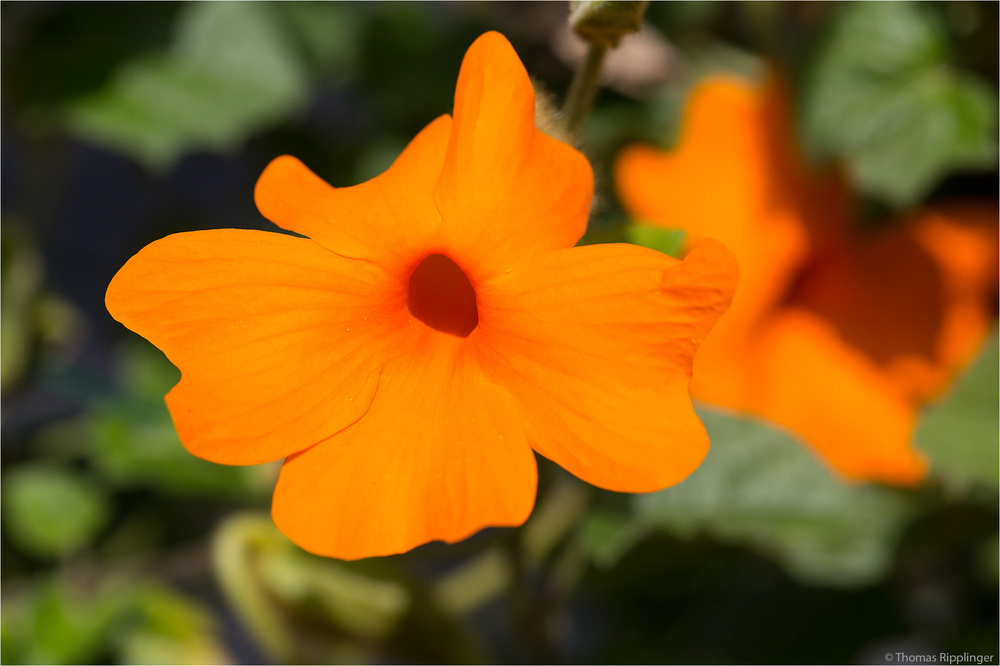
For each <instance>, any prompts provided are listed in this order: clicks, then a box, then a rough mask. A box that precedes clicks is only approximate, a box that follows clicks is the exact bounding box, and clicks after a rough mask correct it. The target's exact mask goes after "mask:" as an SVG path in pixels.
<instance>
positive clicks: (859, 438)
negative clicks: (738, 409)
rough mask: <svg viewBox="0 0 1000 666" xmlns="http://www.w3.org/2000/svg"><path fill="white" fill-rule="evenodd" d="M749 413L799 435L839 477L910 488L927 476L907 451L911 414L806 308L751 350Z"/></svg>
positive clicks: (787, 316)
mask: <svg viewBox="0 0 1000 666" xmlns="http://www.w3.org/2000/svg"><path fill="white" fill-rule="evenodd" d="M755 363H756V364H757V365H759V367H760V368H761V372H760V374H759V381H758V382H757V383H756V385H755V389H756V391H757V400H756V403H757V404H756V409H753V410H752V411H755V412H757V413H758V414H761V415H763V416H765V417H766V418H769V419H773V420H774V421H776V422H778V423H780V424H782V425H784V426H786V427H787V428H789V429H791V430H792V431H794V432H796V433H798V434H799V435H801V436H802V437H803V438H804V439H805V440H806V441H807V442H808V443H809V445H810V446H812V447H813V448H815V449H816V450H817V451H818V452H819V453H820V454H822V455H823V456H824V457H825V458H826V459H827V460H828V461H829V462H830V464H831V465H832V466H833V467H834V468H835V469H837V470H839V471H840V472H841V473H842V474H844V475H846V476H847V477H849V478H852V479H857V480H873V481H882V482H886V483H893V484H899V485H912V484H915V483H917V482H918V481H920V479H921V478H923V476H924V474H925V473H926V469H927V464H926V462H925V460H924V459H923V457H922V456H921V455H920V454H918V453H917V452H916V451H915V450H914V449H913V447H912V446H911V445H910V440H911V437H912V435H913V427H914V423H915V421H916V409H915V407H914V406H913V405H912V404H911V403H910V401H909V400H907V399H906V397H905V396H903V395H902V394H901V392H900V391H899V390H898V387H897V386H896V385H895V383H894V382H893V381H892V380H891V379H890V378H889V377H888V376H886V375H885V373H883V372H882V371H880V369H879V368H878V367H877V366H875V365H874V364H873V363H871V361H870V359H868V358H867V357H866V356H865V355H864V354H862V353H859V352H858V350H856V349H854V348H852V347H851V346H850V345H847V344H845V343H844V342H843V341H842V340H841V339H840V337H839V336H838V334H837V332H836V330H834V329H833V327H832V326H830V324H829V322H827V321H824V320H823V319H822V318H820V317H817V316H816V315H814V314H812V313H809V312H807V311H805V310H798V309H794V308H792V309H788V310H786V311H784V312H783V313H782V314H781V315H780V316H777V317H775V318H774V319H773V320H772V321H771V322H770V325H769V326H768V329H767V331H766V332H765V333H764V334H763V335H762V336H761V339H760V342H759V345H758V346H757V347H756V358H755Z"/></svg>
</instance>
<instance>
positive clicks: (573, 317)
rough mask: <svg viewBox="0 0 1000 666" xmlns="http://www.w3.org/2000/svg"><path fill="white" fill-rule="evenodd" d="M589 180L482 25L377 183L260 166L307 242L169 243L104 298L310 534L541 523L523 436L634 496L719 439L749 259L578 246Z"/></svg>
mask: <svg viewBox="0 0 1000 666" xmlns="http://www.w3.org/2000/svg"><path fill="white" fill-rule="evenodd" d="M592 188H593V176H592V173H591V168H590V165H589V163H588V162H587V160H586V159H585V158H584V157H583V156H582V155H581V154H580V153H578V152H577V151H576V150H574V149H573V148H571V147H569V146H567V145H565V144H562V143H560V142H558V141H556V140H554V139H552V138H550V137H548V136H546V135H545V134H543V133H542V132H540V131H539V130H538V129H536V128H535V125H534V91H533V90H532V87H531V83H530V81H529V79H528V76H527V73H526V72H525V70H524V67H523V66H522V64H521V62H520V61H519V60H518V58H517V55H516V54H515V53H514V51H513V49H512V48H511V46H510V44H509V43H508V42H507V40H506V39H505V38H504V37H502V36H501V35H499V34H497V33H487V34H485V35H483V36H482V37H480V38H479V39H478V40H477V41H476V42H475V43H474V44H473V45H472V47H470V49H469V51H468V53H467V54H466V56H465V60H464V62H463V64H462V69H461V73H460V74H459V78H458V86H457V91H456V95H455V108H454V119H452V118H451V117H449V116H447V115H445V116H441V117H440V118H438V119H437V120H435V121H434V122H432V123H431V124H430V125H428V126H427V127H426V128H425V129H424V130H423V131H422V132H420V134H418V135H417V137H416V138H415V139H414V140H413V141H412V142H411V143H410V145H409V146H408V147H407V148H406V150H405V151H404V152H403V153H402V154H401V155H400V156H399V158H398V159H397V160H396V161H395V163H393V165H392V166H391V167H390V168H389V170H388V171H386V172H385V173H384V174H382V175H381V176H379V177H377V178H375V179H373V180H370V181H368V182H366V183H363V184H361V185H357V186H355V187H347V188H343V189H335V188H332V187H330V186H329V185H327V184H326V183H325V182H323V181H322V180H320V178H318V177H317V176H316V175H315V174H313V173H312V172H310V171H309V170H308V169H307V168H306V167H305V166H303V165H302V163H301V162H299V161H298V160H296V159H295V158H292V157H287V156H286V157H279V158H278V159H276V160H275V161H274V162H272V163H271V164H270V165H269V166H268V167H267V169H266V170H265V171H264V173H263V175H262V176H261V178H260V180H259V182H258V184H257V189H256V194H255V197H256V201H257V206H258V207H259V208H260V210H261V212H262V213H263V214H264V215H265V216H266V217H268V218H269V219H271V220H273V221H274V222H275V223H276V224H278V225H280V226H282V227H284V228H285V229H288V230H290V231H294V232H296V233H298V234H301V235H303V236H306V237H307V238H298V237H293V236H290V235H283V234H275V233H266V232H258V231H242V230H232V229H225V230H216V231H198V232H192V233H183V234H177V235H174V236H170V237H168V238H165V239H162V240H159V241H156V242H154V243H152V244H151V245H149V246H147V247H146V248H144V249H143V250H142V251H140V252H139V253H138V254H137V255H136V256H135V257H133V258H132V259H130V260H129V261H128V263H127V264H126V265H125V266H124V267H123V268H122V269H121V270H120V271H119V272H118V274H117V275H116V276H115V278H114V280H113V281H112V283H111V285H110V286H109V288H108V293H107V307H108V310H109V311H110V312H111V313H112V315H113V316H114V317H115V318H116V319H118V320H119V321H121V322H122V323H123V324H125V326H127V327H129V328H130V329H132V330H134V331H136V332H138V333H140V334H141V335H143V336H145V337H146V338H148V339H149V340H150V341H152V342H153V343H154V344H155V345H157V346H158V347H160V348H161V349H162V350H163V351H164V352H165V353H166V355H167V356H168V358H170V360H171V361H172V362H173V363H175V364H176V365H177V366H178V367H179V368H180V369H181V371H182V379H181V381H180V383H179V384H178V385H177V386H176V387H174V389H173V390H172V391H171V392H170V393H169V395H168V396H167V404H168V406H169V408H170V412H171V414H172V415H173V418H174V423H175V424H176V426H177V430H178V432H179V434H180V437H181V440H182V441H183V442H184V445H185V446H186V447H187V449H188V450H189V451H191V452H192V453H194V454H195V455H198V456H201V457H203V458H206V459H208V460H212V461H215V462H220V463H227V464H243V465H246V464H255V463H262V462H267V461H271V460H275V459H279V458H282V457H286V456H287V459H286V460H285V463H284V466H283V467H282V470H281V476H280V478H279V480H278V484H277V488H276V489H275V494H274V503H273V510H272V513H273V516H274V520H275V522H276V523H277V525H278V526H279V527H280V528H281V530H282V531H283V532H284V533H285V534H286V535H287V536H289V537H290V538H291V539H292V540H293V541H295V542H296V543H298V544H299V545H300V546H302V547H303V548H305V549H307V550H309V551H312V552H315V553H320V554H324V555H331V556H336V557H341V558H359V557H367V556H372V555H385V554H390V553H398V552H402V551H405V550H408V549H410V548H413V547H414V546H417V545H419V544H421V543H424V542H427V541H430V540H434V539H443V540H445V541H456V540H460V539H463V538H465V537H467V536H469V535H470V534H472V533H473V532H475V531H476V530H478V529H480V528H481V527H484V526H487V525H517V524H520V523H522V522H523V521H524V520H525V519H526V518H527V516H528V514H529V513H530V511H531V507H532V505H533V503H534V495H535V486H536V469H535V460H534V457H533V454H532V448H533V449H534V450H535V451H537V452H539V453H540V454H542V455H544V456H546V457H547V458H550V459H552V460H554V461H556V462H558V463H559V464H560V465H562V466H563V467H565V468H566V469H568V470H570V471H571V472H573V473H575V474H576V475H578V476H580V477H581V478H583V479H585V480H587V481H589V482H591V483H593V484H596V485H598V486H602V487H604V488H610V489H613V490H619V491H633V492H643V491H652V490H656V489H659V488H663V487H665V486H669V485H671V484H674V483H677V482H679V481H681V480H682V479H684V478H685V477H686V476H687V475H688V474H689V473H690V472H691V471H692V470H694V469H695V467H697V466H698V464H699V463H700V461H701V460H702V458H703V457H704V455H705V453H706V450H707V447H708V440H707V437H706V434H705V432H704V429H703V428H702V425H701V423H700V422H699V421H698V419H697V417H696V416H695V414H694V412H693V410H692V407H691V401H690V398H689V396H688V381H689V379H690V373H691V362H692V356H693V355H694V353H695V350H696V349H697V348H698V345H699V343H700V341H701V339H702V338H703V337H704V336H705V334H706V333H707V331H708V329H709V328H711V326H712V325H713V323H714V322H715V320H716V319H717V318H718V317H719V315H720V314H721V313H722V312H723V311H724V310H725V309H726V307H727V306H728V304H729V301H730V299H731V297H732V292H733V289H734V286H735V282H736V279H737V278H736V266H735V261H734V260H733V259H732V256H731V255H730V254H729V253H728V252H727V251H726V250H725V249H724V248H723V247H722V246H721V245H720V244H718V243H716V242H714V241H706V242H705V243H701V244H699V245H697V246H696V247H694V248H693V249H692V250H691V253H690V254H689V255H688V257H687V258H686V259H685V261H683V262H679V261H676V260H674V259H671V258H670V257H667V256H665V255H663V254H660V253H658V252H654V251H652V250H647V249H645V248H641V247H637V246H632V245H595V246H588V247H579V248H574V247H572V246H573V245H574V244H575V243H576V241H577V240H578V239H579V238H580V236H581V235H582V234H583V232H584V229H585V227H586V223H587V217H588V212H589V207H590V200H591V195H592Z"/></svg>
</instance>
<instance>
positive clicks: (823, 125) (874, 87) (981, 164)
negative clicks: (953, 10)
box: [802, 2, 997, 207]
mask: <svg viewBox="0 0 1000 666" xmlns="http://www.w3.org/2000/svg"><path fill="white" fill-rule="evenodd" d="M950 59H951V49H950V45H949V44H948V40H947V35H946V34H945V32H944V29H943V27H942V26H941V21H940V19H939V18H938V17H937V16H936V14H935V13H934V9H933V7H930V6H928V5H924V4H921V3H911V2H891V3H882V2H872V3H867V2H864V3H846V4H845V5H844V6H843V7H842V9H841V14H840V15H839V16H838V19H837V20H836V21H834V23H833V24H832V26H831V31H830V34H829V35H828V39H827V40H826V41H825V43H824V45H823V47H822V48H821V49H820V50H819V52H818V54H817V58H816V60H815V62H814V65H813V67H812V69H811V71H810V72H809V74H808V76H807V82H806V88H805V90H804V94H803V99H802V102H803V107H802V126H803V131H804V134H805V138H806V141H807V143H808V144H809V145H810V146H811V147H812V148H813V149H815V150H816V151H817V152H819V153H821V154H823V155H831V156H835V157H838V158H840V159H842V160H843V161H844V162H845V163H846V166H847V169H848V172H849V174H850V176H851V178H852V180H853V181H854V183H855V185H857V186H858V187H859V188H860V189H861V190H863V191H865V192H867V193H869V194H872V195H874V196H877V197H879V198H881V199H883V200H885V201H886V202H888V203H889V204H891V205H893V206H896V207H905V206H908V205H911V204H913V203H915V202H917V201H918V200H919V199H920V198H921V197H923V196H924V195H925V194H926V193H927V192H928V191H929V190H930V189H931V188H932V187H934V185H936V184H937V182H938V181H939V180H940V179H941V178H942V177H944V176H945V175H947V174H948V173H949V172H951V171H953V170H959V169H971V168H985V167H989V166H991V165H993V164H995V161H996V155H997V150H996V144H997V139H996V136H997V103H996V93H995V91H993V90H992V89H991V88H990V86H988V85H987V84H986V83H985V82H983V81H981V80H979V79H978V78H976V77H974V76H972V75H971V74H968V73H965V72H962V71H959V70H956V69H954V68H953V67H952V66H951V65H950V63H949V60H950Z"/></svg>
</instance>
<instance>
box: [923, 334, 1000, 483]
mask: <svg viewBox="0 0 1000 666" xmlns="http://www.w3.org/2000/svg"><path fill="white" fill-rule="evenodd" d="M998 366H1000V348H998V344H997V331H993V334H992V335H991V336H990V338H989V340H987V341H986V343H985V344H984V345H983V348H982V350H981V351H980V352H979V356H978V358H977V359H976V361H975V362H974V363H973V364H972V365H971V366H970V367H969V369H968V370H967V371H966V373H965V375H964V376H962V377H961V378H960V379H959V380H958V381H957V382H956V383H955V385H954V387H953V388H952V389H951V391H950V392H949V394H948V395H947V396H946V397H945V398H944V399H943V400H942V401H941V402H939V403H937V404H936V405H933V406H931V407H930V408H928V409H927V410H926V411H925V412H924V414H923V416H922V418H921V420H920V422H919V423H918V425H917V432H916V436H915V440H916V442H917V446H919V447H920V448H921V449H923V450H924V451H926V452H927V454H928V455H929V456H930V459H931V472H932V474H935V475H937V476H939V477H940V478H941V480H942V482H943V483H944V485H945V487H946V488H948V489H949V490H951V491H953V492H957V493H961V494H965V493H968V492H970V491H975V490H976V489H989V490H991V491H992V492H990V493H989V495H988V497H989V498H991V499H990V501H991V502H995V501H996V494H995V492H996V490H997V489H998V487H1000V481H998V477H1000V450H998V448H997V442H1000V411H998V410H1000V408H998V405H1000V377H998V373H997V367H998Z"/></svg>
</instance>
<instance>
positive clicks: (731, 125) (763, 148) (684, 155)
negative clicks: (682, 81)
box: [615, 76, 850, 273]
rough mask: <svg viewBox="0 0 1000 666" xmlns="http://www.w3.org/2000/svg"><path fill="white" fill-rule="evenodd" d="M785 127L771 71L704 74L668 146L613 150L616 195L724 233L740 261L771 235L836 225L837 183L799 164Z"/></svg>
mask: <svg viewBox="0 0 1000 666" xmlns="http://www.w3.org/2000/svg"><path fill="white" fill-rule="evenodd" d="M790 127H792V124H791V120H790V119H789V118H788V116H787V104H786V101H785V94H784V91H783V89H782V87H781V85H780V84H779V82H778V81H777V80H776V79H773V78H772V79H770V80H769V81H768V82H767V83H766V84H764V85H760V86H752V85H750V84H748V83H746V82H744V81H741V80H739V79H736V78H732V77H725V76H722V77H715V78H711V79H708V80H706V81H705V82H704V83H702V84H700V85H699V86H698V87H697V88H695V90H694V91H693V92H692V94H691V98H690V100H689V101H688V105H687V108H686V109H685V113H684V120H683V127H682V131H681V140H680V142H679V144H678V145H677V147H676V148H675V149H674V150H672V151H670V152H665V151H663V150H660V149H656V148H652V147H648V146H639V145H636V146H628V147H626V148H625V149H624V150H622V151H621V152H620V153H619V155H618V158H617V159H616V164H615V189H616V191H617V193H618V197H619V199H620V200H621V201H622V203H623V205H624V206H625V208H626V209H627V210H629V212H630V213H631V214H632V215H633V216H634V217H635V218H636V219H639V220H643V221H647V222H652V223H656V224H662V225H665V226H670V227H677V228H683V229H684V230H685V231H686V232H687V233H688V236H689V238H690V239H691V240H692V241H695V242H697V241H698V240H701V239H703V238H715V239H717V240H720V241H722V242H724V243H725V244H726V247H728V248H729V249H730V250H731V251H732V252H733V254H734V255H736V257H737V258H739V260H740V263H741V264H742V263H743V262H744V261H747V260H749V259H750V258H751V257H752V255H754V254H756V253H758V252H759V249H761V246H762V243H763V247H764V248H766V247H770V246H771V245H773V243H766V242H764V241H766V240H767V239H768V238H770V236H772V235H774V234H778V235H779V236H781V237H785V236H789V235H794V234H800V233H801V232H802V231H804V229H803V226H804V227H805V228H808V229H826V228H828V227H830V226H831V225H835V226H836V227H837V228H839V227H840V226H842V224H843V220H844V219H846V218H845V215H846V213H847V206H848V205H849V203H850V202H849V199H848V198H847V196H846V194H845V190H844V188H843V184H842V183H841V182H840V180H839V179H837V178H836V177H835V176H833V175H832V174H829V173H813V172H811V171H810V170H809V169H808V168H807V167H806V165H805V164H803V163H802V161H801V159H800V158H799V156H798V152H797V151H796V149H795V146H794V142H793V141H792V135H791V132H790V130H789V128H790ZM744 272H745V273H747V271H744Z"/></svg>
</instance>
